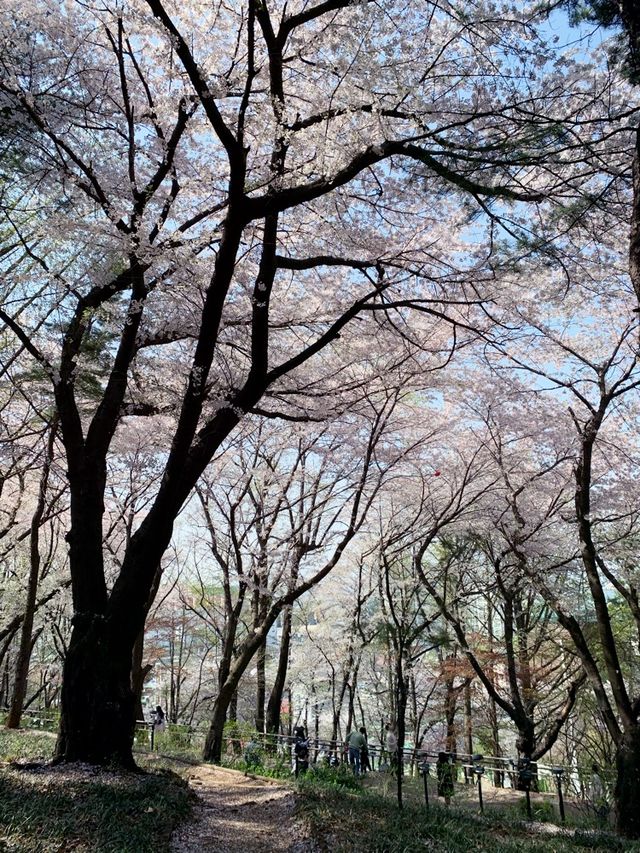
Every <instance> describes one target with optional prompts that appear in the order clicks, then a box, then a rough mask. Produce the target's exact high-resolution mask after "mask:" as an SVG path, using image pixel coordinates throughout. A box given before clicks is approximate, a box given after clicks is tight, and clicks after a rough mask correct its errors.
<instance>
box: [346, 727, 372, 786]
mask: <svg viewBox="0 0 640 853" xmlns="http://www.w3.org/2000/svg"><path fill="white" fill-rule="evenodd" d="M366 744H367V741H366V740H365V738H364V735H363V734H362V730H360V731H358V730H357V729H354V730H353V731H352V732H349V734H348V735H347V740H346V745H347V747H348V749H349V764H350V765H351V769H352V770H353V775H354V776H359V775H360V753H361V750H362V747H363V746H366Z"/></svg>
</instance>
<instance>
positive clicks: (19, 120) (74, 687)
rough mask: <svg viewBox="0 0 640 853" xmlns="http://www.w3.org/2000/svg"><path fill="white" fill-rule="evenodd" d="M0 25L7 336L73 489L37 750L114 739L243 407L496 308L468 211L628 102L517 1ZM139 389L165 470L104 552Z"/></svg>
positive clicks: (130, 5)
mask: <svg viewBox="0 0 640 853" xmlns="http://www.w3.org/2000/svg"><path fill="white" fill-rule="evenodd" d="M9 12H11V13H12V14H9ZM2 27H3V28H2V32H1V33H0V42H1V46H2V63H3V73H2V79H1V81H0V110H1V111H2V114H3V117H4V118H5V119H6V121H5V130H4V134H5V139H7V140H9V141H10V142H11V144H13V145H15V146H17V147H18V150H24V151H25V157H24V158H23V160H22V162H21V164H20V169H19V170H18V169H17V170H16V171H15V181H13V182H12V184H11V186H9V187H7V188H6V189H5V188H3V215H4V217H5V219H6V222H7V223H8V227H9V229H10V231H11V233H12V234H13V235H15V237H12V240H11V242H10V247H11V248H10V249H8V251H7V252H6V253H5V254H4V255H3V258H2V262H3V271H4V272H5V273H6V275H5V277H4V284H3V294H2V296H3V307H2V308H1V309H0V320H2V322H3V323H4V325H5V330H6V335H5V336H4V337H3V347H4V346H6V347H7V348H8V350H7V357H8V358H10V359H19V360H21V362H25V363H26V361H31V362H33V363H35V364H36V365H37V367H38V370H39V371H40V373H41V375H42V376H44V377H46V378H47V380H48V381H49V383H50V388H51V391H50V393H51V394H52V396H53V399H54V401H55V407H56V411H57V417H58V420H59V429H60V435H61V439H62V442H63V444H64V449H65V453H66V460H67V470H68V481H69V493H70V516H71V521H70V530H69V533H68V542H69V561H70V572H71V580H72V592H73V607H74V617H73V633H72V637H71V641H70V644H69V648H68V652H67V657H66V662H65V672H64V683H63V689H62V722H61V730H60V738H59V742H58V750H57V753H58V757H59V758H60V759H64V760H90V761H94V762H98V763H104V762H116V763H120V764H125V765H130V764H132V762H133V759H132V754H131V744H132V738H133V728H132V726H133V724H132V720H133V703H134V697H133V692H132V690H131V685H130V669H131V656H132V650H133V647H134V644H135V642H136V638H137V637H139V636H140V633H141V631H142V627H143V624H144V619H145V616H146V613H147V611H148V607H149V604H150V597H151V594H152V591H153V589H154V583H155V578H156V576H157V571H158V567H159V565H160V561H161V558H162V554H163V553H164V551H165V549H166V548H167V546H168V543H169V542H170V539H171V535H172V530H173V526H174V523H175V519H176V517H177V515H178V513H179V512H180V509H181V507H182V506H183V504H184V503H185V501H187V500H188V498H189V495H190V494H191V492H192V490H193V488H194V486H195V484H196V483H197V481H198V478H199V477H200V476H201V475H202V473H203V471H204V470H205V469H206V467H207V465H208V464H209V463H210V461H211V459H212V458H213V457H214V455H215V454H216V452H217V451H218V449H219V448H220V447H221V445H222V443H223V442H224V441H225V440H226V439H227V437H228V436H229V435H230V434H232V433H233V431H234V430H235V429H236V427H237V426H238V424H239V422H240V421H241V420H242V418H243V417H244V416H245V415H246V414H247V413H251V412H254V413H258V414H266V415H269V416H274V415H279V416H283V417H285V418H289V419H296V418H301V417H302V418H305V417H309V416H315V417H317V416H319V414H321V413H323V410H326V408H327V405H326V404H327V400H328V399H329V397H330V399H331V404H332V406H333V407H336V408H340V407H344V406H346V405H347V404H348V402H349V400H350V399H351V398H352V397H353V396H354V395H356V396H357V394H358V390H359V389H361V388H363V387H364V385H365V384H367V383H375V382H376V381H377V380H379V379H380V377H382V376H383V375H384V374H385V373H386V372H387V371H388V370H390V369H391V368H392V367H393V368H394V369H398V368H399V367H400V366H402V365H406V364H407V363H410V362H413V361H415V360H416V359H417V360H420V361H421V362H423V363H427V364H428V365H429V366H430V367H436V366H437V365H438V364H442V363H444V362H446V360H447V354H448V353H449V352H450V351H451V350H452V349H453V348H454V347H455V345H456V344H458V343H460V340H461V338H462V339H464V338H465V337H468V335H469V334H471V332H472V331H473V330H475V329H477V328H478V327H481V328H483V327H484V326H486V324H488V323H489V322H490V321H489V319H488V317H487V314H486V312H485V311H483V306H482V305H481V304H480V303H482V301H483V299H484V298H485V296H484V294H483V288H484V286H485V285H487V286H488V285H489V283H491V282H492V281H493V278H494V269H493V244H492V243H491V241H490V240H487V241H484V239H482V237H480V236H479V235H480V234H482V236H484V232H485V230H486V231H490V227H489V223H492V222H495V219H496V217H497V216H498V213H499V212H500V206H501V205H503V206H504V205H515V208H516V209H518V206H519V205H524V204H526V203H530V202H531V203H532V202H534V201H536V200H540V199H542V198H544V197H545V196H547V195H548V194H553V193H557V194H559V195H561V196H562V195H567V196H569V197H570V198H573V197H574V196H575V195H576V194H577V193H579V192H580V188H581V187H582V185H583V183H584V181H585V180H586V181H587V182H590V184H593V183H594V182H595V183H597V177H594V176H593V173H592V172H589V174H588V175H587V176H586V177H585V173H584V171H583V170H582V169H581V168H580V167H579V166H576V160H577V159H579V155H576V152H577V151H579V150H580V146H581V145H582V136H584V137H585V138H588V140H589V147H590V150H591V151H597V150H598V149H599V147H602V146H604V148H605V149H606V151H607V153H608V155H609V157H610V160H611V161H612V162H613V161H614V160H615V159H616V158H617V157H618V155H619V152H620V150H621V149H622V147H623V145H622V143H620V144H618V142H617V140H618V138H619V137H618V136H617V135H616V133H613V132H611V133H610V132H609V126H608V122H609V121H612V122H615V120H616V118H617V116H618V114H619V113H620V112H624V111H625V110H626V109H627V104H626V103H624V95H623V94H620V95H617V94H616V93H615V92H613V90H611V88H610V84H609V83H608V82H607V80H606V78H603V79H600V78H598V77H597V75H596V77H595V78H594V75H593V74H592V73H591V72H589V74H588V75H585V74H584V70H585V69H584V67H582V66H581V65H580V63H579V62H577V61H576V60H569V59H567V58H566V57H565V58H563V61H562V63H560V62H557V61H556V57H554V55H553V52H552V51H551V50H550V49H549V47H548V46H547V45H546V44H545V43H544V42H543V41H542V40H541V39H540V38H539V37H538V35H537V34H536V31H535V21H534V19H533V18H532V17H531V14H530V11H529V9H528V8H525V7H523V9H522V11H521V12H519V13H515V12H514V10H513V8H512V4H504V8H502V6H501V5H499V6H496V5H495V4H493V3H487V4H486V7H485V4H484V3H479V4H476V6H475V7H474V10H473V12H472V13H471V14H467V13H466V12H461V11H460V10H459V9H458V6H457V5H456V4H453V3H451V4H449V3H444V4H441V3H433V4H432V3H427V4H424V5H421V6H419V7H415V8H411V9H408V8H407V7H406V5H404V4H401V5H398V4H397V3H395V2H386V0H385V3H384V4H383V5H382V6H380V5H379V4H373V3H363V4H357V5H353V4H351V3H348V2H346V0H327V2H321V3H319V4H317V5H301V6H298V5H296V6H292V7H289V6H288V5H286V4H284V3H283V4H276V3H269V4H267V3H264V2H255V0H247V2H246V3H243V4H240V5H238V6H235V7H229V6H227V5H225V4H222V3H214V4H212V6H211V7H210V8H209V9H207V10H204V9H203V8H202V7H201V6H199V5H197V4H192V3H186V4H177V3H174V2H166V3H163V2H162V0H148V2H146V3H144V2H142V0H126V2H124V3H118V4H112V5H109V4H107V5H103V6H95V5H92V4H86V3H80V2H77V3H75V2H72V3H69V4H65V5H64V6H61V5H60V4H59V3H57V2H55V0H45V2H42V3H39V4H38V5H37V6H33V5H24V4H21V5H19V4H16V5H15V7H11V8H10V9H7V15H6V16H5V19H4V23H3V25H2ZM603 93H604V94H605V95H606V97H604V98H603V97H601V96H602V95H603ZM603 103H604V107H603V108H602V109H601V104H603ZM602 116H604V117H605V118H606V121H601V119H602ZM592 121H593V122H594V123H593V124H592ZM560 122H569V123H571V124H572V127H573V128H574V130H575V134H574V135H572V134H568V135H565V134H563V133H561V132H558V127H559V123H560ZM585 127H587V128H588V129H587V130H586V131H585V132H584V133H582V129H583V128H585ZM581 134H582V136H581ZM520 209H521V208H520ZM470 215H480V216H481V218H482V219H481V221H482V227H480V228H478V227H477V225H476V226H475V227H472V228H469V217H470ZM485 226H486V228H485ZM136 417H137V418H141V417H147V418H153V419H154V420H153V421H152V423H153V424H154V427H153V428H154V429H156V428H158V427H156V426H155V425H156V424H158V423H159V424H161V427H160V428H161V429H162V430H163V431H164V432H165V435H164V449H165V459H164V469H163V473H162V476H161V479H160V482H159V484H158V486H157V489H156V492H155V495H154V498H153V501H152V502H151V503H150V504H149V507H148V509H147V511H146V513H145V514H144V517H141V518H139V519H138V520H137V522H136V527H135V530H134V531H133V532H132V535H131V537H130V539H129V541H128V543H127V546H126V550H125V553H124V556H123V559H122V563H121V567H120V568H119V569H118V570H117V572H116V573H115V576H114V577H111V576H110V575H109V573H108V572H107V571H106V570H107V566H106V563H105V554H104V547H103V538H104V537H103V523H104V507H105V492H106V489H107V484H108V464H107V463H108V459H109V457H110V453H111V449H112V444H113V441H114V437H115V436H116V435H117V433H118V431H119V429H120V428H121V427H122V425H123V423H124V422H125V421H126V420H127V419H129V418H136ZM149 428H151V427H149Z"/></svg>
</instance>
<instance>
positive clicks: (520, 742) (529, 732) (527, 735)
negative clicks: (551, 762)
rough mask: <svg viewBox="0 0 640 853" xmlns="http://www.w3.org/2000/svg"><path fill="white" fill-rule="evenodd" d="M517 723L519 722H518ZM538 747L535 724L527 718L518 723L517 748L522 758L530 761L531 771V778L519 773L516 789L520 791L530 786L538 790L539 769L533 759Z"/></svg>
mask: <svg viewBox="0 0 640 853" xmlns="http://www.w3.org/2000/svg"><path fill="white" fill-rule="evenodd" d="M516 725H518V723H517V722H516ZM535 747H536V741H535V729H534V725H533V723H532V722H531V721H529V720H525V721H522V722H521V723H520V725H518V737H517V739H516V749H517V750H518V756H519V758H520V759H525V761H528V762H529V770H530V773H531V776H530V778H529V779H528V780H527V779H524V778H522V777H521V776H520V774H518V777H517V784H516V790H518V791H526V789H527V788H528V789H529V790H530V791H537V790H538V769H537V765H536V764H535V762H534V761H533V753H534V750H535Z"/></svg>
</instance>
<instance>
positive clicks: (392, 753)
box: [384, 723, 398, 773]
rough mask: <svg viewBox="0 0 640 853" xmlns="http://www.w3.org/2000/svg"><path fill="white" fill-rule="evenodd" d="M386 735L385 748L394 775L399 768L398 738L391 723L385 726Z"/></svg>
mask: <svg viewBox="0 0 640 853" xmlns="http://www.w3.org/2000/svg"><path fill="white" fill-rule="evenodd" d="M385 730H386V735H385V738H384V743H385V747H386V750H387V754H388V756H389V766H390V767H391V770H392V772H393V773H395V771H396V769H397V767H398V738H397V737H396V733H395V732H394V730H393V726H392V725H391V723H387V725H386V726H385Z"/></svg>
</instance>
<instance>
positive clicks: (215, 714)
mask: <svg viewBox="0 0 640 853" xmlns="http://www.w3.org/2000/svg"><path fill="white" fill-rule="evenodd" d="M234 693H235V685H234V684H226V685H224V686H223V688H222V689H221V690H220V691H219V693H218V695H217V696H216V699H215V702H214V703H213V711H212V713H211V722H210V724H209V731H208V732H207V739H206V741H205V745H204V755H203V758H204V760H205V761H213V762H214V763H215V764H219V763H220V762H221V761H222V751H223V747H224V724H225V723H226V721H227V710H228V708H229V705H230V704H231V700H232V698H233V695H234Z"/></svg>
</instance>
